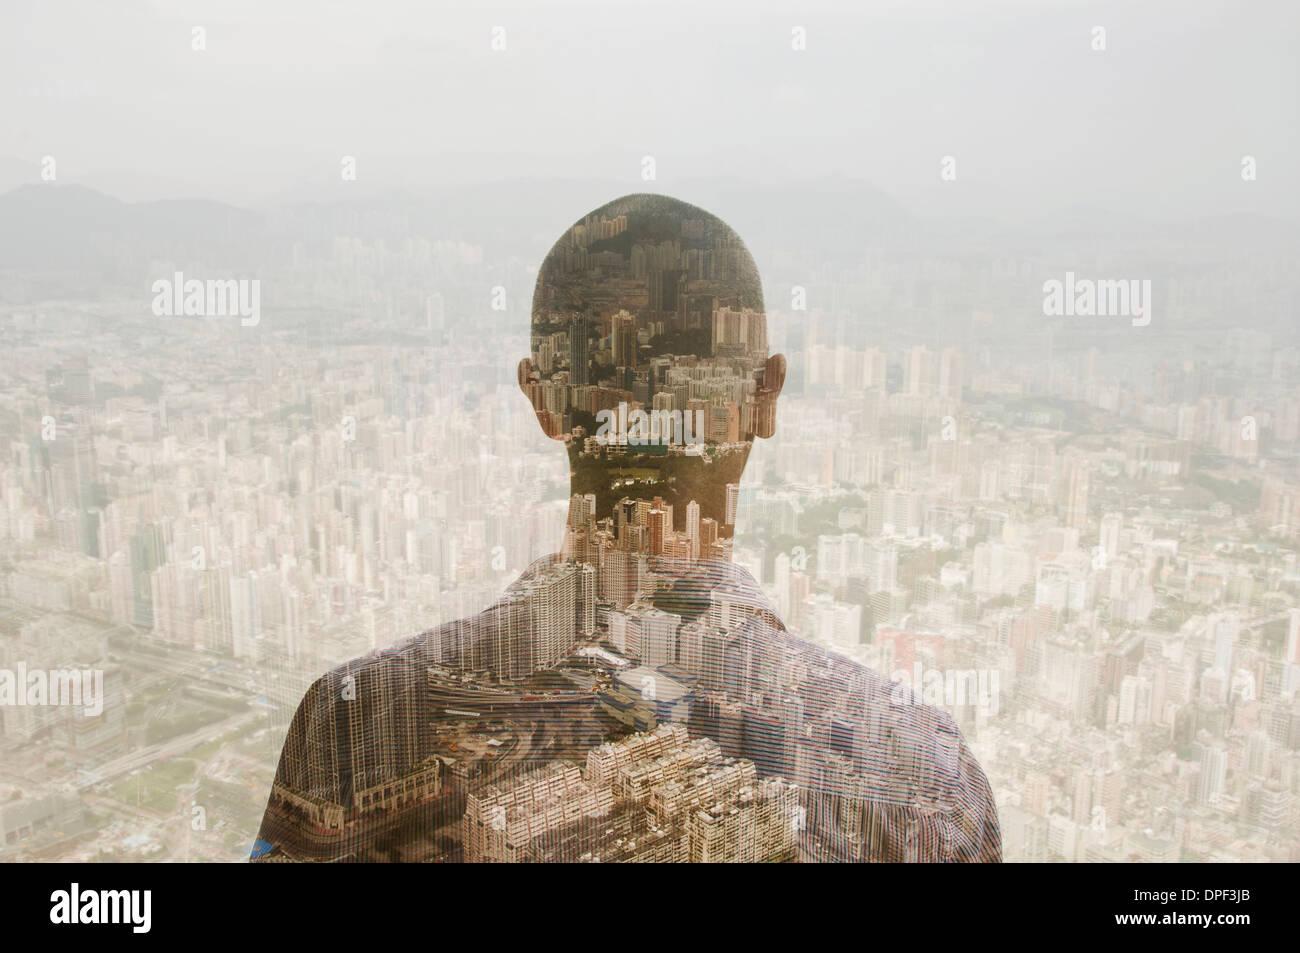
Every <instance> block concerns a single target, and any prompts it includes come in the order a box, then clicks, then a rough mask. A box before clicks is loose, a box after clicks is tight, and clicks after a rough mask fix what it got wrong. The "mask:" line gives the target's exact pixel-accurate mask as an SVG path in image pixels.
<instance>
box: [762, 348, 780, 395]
mask: <svg viewBox="0 0 1300 953" xmlns="http://www.w3.org/2000/svg"><path fill="white" fill-rule="evenodd" d="M784 386H785V355H784V354H773V355H772V356H771V357H769V358H768V359H767V363H766V364H765V365H764V366H763V389H764V390H766V391H771V393H772V399H773V400H776V398H778V397H780V396H781V388H782V387H784Z"/></svg>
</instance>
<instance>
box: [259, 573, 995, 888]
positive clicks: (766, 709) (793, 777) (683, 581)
mask: <svg viewBox="0 0 1300 953" xmlns="http://www.w3.org/2000/svg"><path fill="white" fill-rule="evenodd" d="M566 565H572V564H571V563H566V561H565V560H564V559H563V558H562V557H561V556H558V555H555V556H548V557H544V558H542V559H540V560H538V561H537V562H535V563H534V564H533V565H532V566H530V567H529V569H528V570H527V571H526V572H525V573H524V574H523V575H522V576H521V577H520V578H519V579H518V580H516V582H515V583H513V584H512V585H511V586H510V587H509V588H508V589H507V590H506V592H505V593H504V594H503V596H502V598H501V599H500V600H499V601H498V602H497V603H496V604H495V605H493V606H492V607H490V608H488V609H486V610H484V611H483V612H482V613H479V614H478V615H476V616H473V617H471V618H469V619H465V620H459V621H457V622H452V623H448V624H446V625H442V626H438V627H436V628H434V629H431V630H428V631H426V632H422V633H420V634H419V635H417V636H414V637H411V638H408V639H406V640H404V641H402V642H398V643H396V644H394V645H391V646H388V647H385V648H383V649H379V650H377V651H375V652H372V653H370V654H369V655H366V656H364V657H362V658H360V659H357V660H355V661H353V662H350V663H348V664H346V665H343V666H340V667H339V668H337V669H335V670H333V671H331V672H329V673H327V674H326V675H324V676H322V677H321V678H320V679H318V680H317V681H316V682H315V683H314V684H313V685H312V686H311V688H310V689H309V690H308V692H307V695H306V697H305V698H304V699H303V701H302V703H301V704H300V706H299V708H298V711H297V713H296V714H295V716H294V719H293V722H292V724H291V726H290V729H289V733H288V737H287V738H286V741H285V745H284V749H283V752H282V754H281V759H280V764H279V768H278V770H277V773H276V778H275V782H274V785H273V790H272V795H271V799H270V802H269V803H268V806H267V811H266V815H265V818H264V820H263V825H262V829H261V832H260V833H259V841H258V844H259V846H258V849H257V851H256V852H255V856H254V859H256V860H267V861H269V860H368V861H369V860H431V859H433V860H462V859H476V857H477V854H476V853H475V851H476V850H477V848H476V847H475V846H474V845H473V844H471V843H470V840H472V839H473V837H474V836H475V828H474V826H473V825H472V824H471V823H470V822H469V813H467V812H472V809H473V808H474V806H475V805H477V804H480V802H481V800H482V799H481V798H480V797H479V794H478V793H477V792H479V791H481V790H485V789H490V790H491V791H493V792H499V791H502V790H505V791H506V792H507V794H508V795H509V792H510V785H511V784H515V785H517V784H519V783H520V782H519V780H518V779H520V778H528V777H533V776H534V775H535V773H536V772H537V770H538V769H540V768H546V767H548V766H550V767H554V766H555V765H557V764H565V763H571V764H573V765H577V766H581V765H582V764H583V762H584V759H585V758H586V757H587V754H588V753H589V752H590V751H591V750H592V749H594V748H596V747H597V746H599V745H601V744H602V743H603V742H604V741H605V740H607V739H606V737H604V732H606V731H607V720H602V719H601V718H600V717H599V716H598V714H597V706H596V705H595V701H596V698H597V693H594V692H592V693H588V694H587V695H583V694H582V693H580V692H555V693H545V692H546V690H545V689H542V690H539V691H540V692H542V693H540V694H539V693H532V694H530V693H528V692H527V691H523V690H519V689H518V688H514V689H512V688H511V687H510V686H509V685H493V684H490V683H488V682H484V681H478V682H474V683H467V682H465V681H463V680H461V678H460V676H459V674H458V673H459V672H461V671H465V670H472V671H481V670H482V669H484V668H485V667H491V665H493V664H495V665H497V666H498V669H497V670H498V671H499V670H500V668H499V666H501V665H502V664H504V663H503V661H502V660H503V659H506V660H510V661H514V660H515V657H516V656H517V655H518V654H519V653H520V652H523V653H525V654H526V653H529V652H536V651H540V649H539V648H538V646H539V645H541V644H542V642H543V641H545V639H544V638H543V633H542V632H541V629H542V627H543V626H549V628H548V629H547V632H546V633H545V634H544V635H545V637H546V638H552V637H553V636H554V635H555V632H554V631H553V630H554V628H555V627H554V625H553V621H554V620H553V619H552V618H551V614H548V612H549V609H548V608H547V605H543V606H542V607H541V608H540V609H539V608H538V606H537V605H535V604H534V603H533V602H530V601H529V600H530V596H529V594H530V593H533V592H535V591H536V590H537V586H538V585H539V580H547V579H550V578H552V577H554V578H556V579H558V580H560V582H565V584H567V579H568V577H567V576H565V575H564V567H565V566H566ZM642 568H643V571H644V576H643V578H642V581H641V587H640V588H641V590H642V591H643V592H651V593H653V596H652V597H648V598H644V599H643V602H644V603H645V606H644V608H647V609H648V608H649V606H650V605H651V604H652V605H653V606H654V608H656V609H659V610H661V611H662V612H667V613H670V614H671V615H673V616H676V617H677V618H678V619H679V620H680V625H679V628H678V630H677V632H678V642H677V643H676V646H675V648H674V651H673V659H672V660H671V662H670V664H669V665H668V667H667V668H664V667H660V668H659V669H657V671H661V672H666V674H665V676H664V677H665V678H666V679H667V678H671V680H672V681H673V683H674V684H680V685H682V686H684V688H685V689H686V690H688V696H689V697H688V699H687V701H688V702H689V706H688V708H682V707H678V708H675V709H672V711H673V712H674V713H675V714H673V715H672V716H671V717H673V718H675V719H680V720H681V721H683V722H684V723H685V725H686V727H687V729H688V731H689V734H690V736H691V737H692V738H702V739H712V741H713V742H716V746H712V747H710V748H709V750H714V751H718V752H720V756H725V757H726V758H729V759H731V761H732V762H734V763H737V764H747V763H751V762H752V764H753V766H754V768H753V770H755V771H756V772H757V777H758V778H773V779H775V778H779V779H782V780H783V781H784V782H788V783H790V784H793V785H794V786H795V787H796V788H797V792H798V794H797V797H798V808H797V833H796V835H795V843H794V845H793V848H792V851H791V853H790V856H788V857H783V858H782V859H791V860H798V861H801V862H953V861H965V862H971V861H990V862H996V861H1000V860H1001V858H1002V848H1001V836H1000V831H999V826H998V815H997V809H996V806H995V804H994V801H993V797H992V794H991V792H990V789H989V785H988V781H987V779H986V778H985V775H984V772H983V771H982V770H981V768H980V766H979V764H978V763H977V761H976V760H975V758H974V756H973V755H972V753H971V750H970V748H969V746H968V745H967V744H966V741H965V739H964V738H963V737H962V734H961V732H960V730H959V729H958V728H957V725H956V724H955V722H954V721H953V720H952V718H951V716H949V715H948V714H947V713H945V712H943V711H942V710H940V709H938V708H935V707H933V706H930V705H926V704H922V703H921V702H920V701H919V700H917V699H916V698H915V696H914V695H913V694H912V692H910V691H909V690H908V689H907V687H906V686H904V685H901V684H900V683H897V682H890V681H889V680H887V679H885V678H883V677H882V676H881V675H879V674H877V673H875V672H873V671H871V670H869V669H867V668H865V667H863V666H861V665H859V664H858V663H856V662H854V661H852V660H850V659H848V658H845V657H843V656H841V655H838V654H837V653H834V652H831V651H829V650H827V649H824V648H821V647H819V646H816V645H813V644H811V643H809V642H808V641H806V640H804V639H801V638H799V637H797V636H795V635H793V634H791V633H789V632H787V630H786V628H785V626H784V625H783V624H782V622H781V620H780V619H779V618H778V616H777V614H776V612H775V611H774V610H773V609H772V607H771V605H770V604H769V603H768V601H767V599H766V598H765V597H764V596H763V594H762V592H761V591H760V589H759V588H758V586H757V585H756V584H755V583H754V580H753V579H752V577H750V576H749V574H748V573H747V572H745V571H744V570H743V569H742V568H740V567H739V566H736V565H734V564H733V563H730V562H722V561H715V560H677V559H667V558H660V557H646V558H645V562H644V564H643V567H642ZM557 570H559V572H558V573H557ZM557 585H558V583H557ZM561 604H564V603H561ZM548 605H549V604H548ZM640 605H641V604H638V607H639V606H640ZM634 608H636V607H634ZM560 635H561V636H565V635H567V636H568V641H569V642H571V643H572V642H576V641H577V638H578V636H577V635H576V634H574V633H565V632H563V631H561V632H560ZM571 647H572V646H571V645H570V646H569V648H571ZM529 658H531V656H529ZM525 661H528V659H525ZM458 699H464V700H463V701H458ZM633 700H634V701H635V699H633ZM458 705H461V706H463V707H457V706H458ZM663 713H664V709H660V714H661V715H663ZM465 718H468V719H470V720H473V719H475V718H478V719H481V720H482V721H481V722H480V723H481V724H484V725H487V726H489V727H491V728H494V729H495V730H496V732H497V733H498V734H500V735H503V736H511V738H512V740H511V741H510V743H509V745H503V744H502V743H501V742H499V741H497V744H498V745H499V746H500V747H497V748H493V749H490V750H489V749H484V750H483V752H482V756H481V757H479V756H478V755H477V754H476V753H475V752H476V751H477V749H475V750H474V751H471V750H468V747H473V746H474V745H476V744H478V742H477V741H475V740H474V738H475V737H481V736H482V735H485V734H490V733H492V732H491V731H484V732H480V733H479V734H478V735H473V736H471V735H464V734H458V733H457V729H456V728H454V727H452V723H453V722H455V721H456V720H457V719H465ZM507 725H509V726H510V727H511V729H512V730H513V735H511V730H507V728H506V726H507ZM642 727H649V726H642ZM439 737H441V738H442V740H441V741H439V740H438V739H439ZM452 738H456V739H463V740H465V745H464V746H462V745H461V744H458V743H457V742H456V741H449V740H448V739H452ZM493 740H494V741H495V740H496V739H493ZM451 744H456V745H457V747H456V749H455V750H454V751H453V750H452V749H451V748H450V747H449V745H451ZM466 746H468V747H466ZM507 749H508V750H507ZM503 751H505V754H502V752H503ZM729 763H731V762H729ZM552 773H554V772H552ZM555 777H556V778H558V777H559V775H555ZM565 777H566V778H571V779H573V781H572V783H573V784H580V783H581V781H580V779H579V774H578V772H576V771H573V770H570V771H568V773H567V774H566V775H565ZM548 783H559V781H554V780H553V781H551V782H548ZM565 783H569V782H568V781H566V782H565ZM509 796H513V795H509ZM467 799H468V800H467ZM467 804H468V805H469V807H468V808H467ZM642 813H643V812H642ZM619 816H620V817H622V818H623V820H622V821H620V823H622V822H623V821H626V823H627V824H632V825H635V824H636V823H638V819H639V817H640V815H639V814H637V815H635V816H633V815H632V814H628V815H627V816H626V817H623V815H619ZM597 826H598V827H601V828H605V824H604V822H602V823H601V824H600V825H597ZM616 826H617V825H613V824H611V826H609V828H608V829H607V830H605V831H603V833H605V834H608V833H609V831H612V830H614V829H615V827H616ZM601 836H602V831H589V830H586V829H585V828H583V827H582V826H581V825H579V824H570V825H568V827H566V828H565V832H564V834H563V836H560V835H558V834H557V835H555V836H550V835H549V834H548V839H546V841H545V843H542V842H541V841H540V840H539V841H538V843H537V844H536V845H528V847H527V849H525V850H524V851H523V852H522V853H520V854H518V855H517V856H518V858H519V859H542V860H573V859H580V858H583V857H588V856H590V855H591V854H593V852H594V853H600V851H601V850H602V849H604V846H607V845H603V846H602V845H601V844H600V842H599V841H600V837H601ZM656 836H665V835H664V834H663V831H662V830H656ZM685 836H686V835H684V834H683V842H685ZM513 856H516V855H512V857H513ZM654 856H656V857H659V856H676V855H671V854H670V855H665V854H663V853H662V852H661V853H660V854H657V855H654ZM650 857H651V855H650V854H649V853H646V854H645V856H642V857H640V858H638V859H647V858H650Z"/></svg>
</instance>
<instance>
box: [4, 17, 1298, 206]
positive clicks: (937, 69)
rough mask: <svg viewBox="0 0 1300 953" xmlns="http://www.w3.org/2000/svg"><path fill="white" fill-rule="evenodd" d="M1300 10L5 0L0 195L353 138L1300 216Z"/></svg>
mask: <svg viewBox="0 0 1300 953" xmlns="http://www.w3.org/2000/svg"><path fill="white" fill-rule="evenodd" d="M1298 9H1300V5H1298V4H1295V3H1293V2H1291V0H1276V2H1240V0H1238V2H1224V3H1221V2H1212V0H1177V2H1164V0H1159V2H1143V3H1132V2H1122V3H1073V2H1056V3H1049V2H1044V0H990V2H977V0H958V2H953V3H938V2H929V0H907V2H888V3H871V2H857V3H847V4H821V5H817V6H815V7H814V9H812V10H809V9H808V5H806V4H795V3H790V4H777V3H754V2H750V0H746V2H744V3H736V4H707V3H702V2H699V0H693V2H685V3H683V2H654V3H642V4H633V3H618V2H610V0H601V2H598V3H594V2H593V3H584V4H574V3H568V4H563V5H557V4H551V3H547V4H540V3H535V4H516V5H509V6H495V7H494V6H491V5H488V4H430V3H427V2H420V3H416V2H381V0H366V2H356V3H341V2H322V0H292V2H269V0H221V2H214V3H197V2H175V3H150V2H143V0H115V2H112V3H104V2H102V0H82V2H42V3H37V2H29V0H5V2H4V3H3V5H2V6H0V116H2V117H3V121H2V122H0V188H5V189H7V188H11V187H13V186H14V185H16V184H18V183H19V182H20V181H22V180H24V179H30V178H32V177H33V176H35V174H36V172H37V170H38V164H39V162H40V159H41V157H42V156H45V155H52V156H54V157H55V158H56V160H57V163H58V166H57V168H58V181H59V182H61V183H69V182H72V183H83V184H87V185H91V186H93V187H96V188H100V189H102V190H104V191H107V192H110V193H111V194H114V195H117V196H119V197H121V198H125V199H128V200H144V199H153V198H162V197H179V196H200V197H209V198H216V199H221V200H225V201H231V202H235V203H238V204H243V205H256V204H259V203H265V202H270V201H278V200H286V199H291V198H299V197H320V198H328V197H330V196H331V195H338V194H340V193H339V188H340V184H339V183H340V175H339V163H340V159H341V157H342V156H344V155H353V156H356V158H357V174H358V179H357V183H355V184H356V185H358V186H364V187H365V188H366V189H375V190H380V191H382V190H384V189H386V188H389V187H393V186H404V187H417V188H421V187H437V186H447V185H454V184H456V183H460V182H465V181H469V180H493V179H496V180H521V179H534V178H557V177H558V178H568V179H581V178H595V179H602V180H606V179H607V180H619V179H626V180H627V183H628V191H636V190H641V189H643V188H646V187H651V188H653V190H656V191H668V192H671V191H672V186H673V182H674V181H683V180H687V179H692V178H716V177H728V178H735V179H737V180H741V181H749V182H754V183H760V184H761V183H773V182H781V183H799V182H805V181H807V180H809V179H814V178H817V177H821V176H827V175H838V176H846V177H851V178H854V179H860V180H863V181H866V182H869V183H871V184H873V185H875V186H877V187H879V188H881V189H883V190H885V191H886V192H889V193H891V194H892V195H895V196H896V197H898V198H899V199H900V200H901V201H903V202H904V203H905V204H907V205H908V206H909V207H911V208H913V209H915V210H918V211H921V212H923V213H935V212H940V213H941V212H942V211H943V210H945V209H957V210H960V211H963V212H978V213H981V214H995V215H1005V216H1006V217H1008V218H1011V219H1017V218H1022V217H1028V216H1033V215H1035V214H1041V213H1043V212H1046V211H1050V210H1051V209H1055V208H1059V207H1067V206H1079V205H1089V204H1100V205H1102V206H1105V207H1108V208H1116V209H1124V210H1126V211H1129V212H1132V213H1134V214H1139V215H1152V216H1157V217H1169V218H1182V217H1185V216H1187V215H1189V214H1213V213H1220V212H1229V211H1253V212H1267V213H1270V214H1280V215H1285V216H1288V217H1295V216H1297V211H1298V208H1300V203H1298V202H1297V188H1296V184H1295V172H1296V170H1297V169H1300V143H1298V141H1297V139H1298V137H1300V123H1297V118H1300V117H1298V116H1297V98H1298V96H1300V93H1298V92H1297V91H1298V90H1300V66H1298V65H1297V64H1298V63H1300V59H1298V58H1297V57H1296V55H1295V53H1294V45H1295V42H1296V39H1297V37H1298V36H1300V29H1298V27H1300V13H1297V10H1298ZM196 26H197V27H203V28H204V29H205V31H206V50H204V51H202V52H199V51H195V50H194V49H192V29H193V28H194V27H196ZM494 26H501V27H503V28H504V30H505V41H506V49H505V51H504V52H494V51H493V50H492V49H491V40H492V28H493V27H494ZM795 26H801V27H804V28H805V29H806V35H807V49H806V50H803V51H795V50H792V49H791V35H792V34H791V31H792V28H793V27H795ZM1094 26H1102V27H1104V28H1105V30H1106V50H1105V51H1104V52H1097V51H1094V50H1093V49H1092V43H1093V34H1092V29H1093V27H1094ZM644 155H652V156H654V157H655V160H656V165H657V170H656V171H657V179H656V181H655V182H654V183H653V185H649V184H647V183H643V182H642V181H641V164H640V163H641V157H642V156H644ZM945 155H951V156H953V157H955V159H956V162H957V166H956V168H957V181H956V182H950V183H945V182H942V181H941V180H940V175H939V172H940V162H941V159H942V157H943V156H945ZM1244 155H1252V156H1255V157H1256V160H1257V162H1258V180H1257V181H1255V182H1252V183H1243V181H1242V179H1241V174H1240V168H1241V158H1242V156H1244Z"/></svg>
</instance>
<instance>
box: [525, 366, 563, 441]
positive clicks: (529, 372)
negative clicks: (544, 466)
mask: <svg viewBox="0 0 1300 953" xmlns="http://www.w3.org/2000/svg"><path fill="white" fill-rule="evenodd" d="M518 373H519V390H520V391H521V392H522V393H523V395H524V396H525V397H527V398H528V402H529V403H530V404H532V402H533V398H532V395H531V394H529V393H528V385H529V384H530V383H534V382H535V381H534V378H535V377H536V372H535V371H534V370H533V361H532V358H527V357H525V358H524V359H523V360H521V361H520V362H519V372H518ZM533 412H534V413H537V408H536V406H534V407H533ZM537 426H539V427H541V428H542V433H545V434H546V436H548V437H551V439H552V440H563V439H564V437H563V435H557V436H553V437H552V436H551V435H550V434H549V433H546V425H545V424H544V423H543V422H542V415H541V414H540V413H538V414H537Z"/></svg>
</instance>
